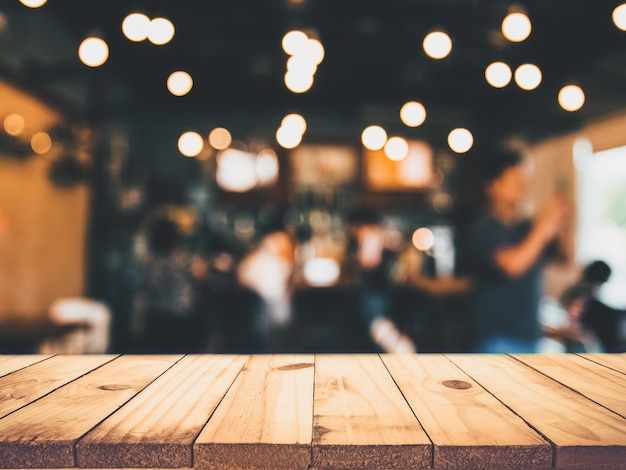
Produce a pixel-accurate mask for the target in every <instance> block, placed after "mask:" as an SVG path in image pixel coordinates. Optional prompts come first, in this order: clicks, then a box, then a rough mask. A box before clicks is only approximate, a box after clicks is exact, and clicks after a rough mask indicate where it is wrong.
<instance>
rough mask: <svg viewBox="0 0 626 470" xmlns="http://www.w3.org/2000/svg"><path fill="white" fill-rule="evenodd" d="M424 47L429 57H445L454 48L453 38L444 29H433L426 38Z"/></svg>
mask: <svg viewBox="0 0 626 470" xmlns="http://www.w3.org/2000/svg"><path fill="white" fill-rule="evenodd" d="M423 47H424V51H425V52H426V54H427V55H428V56H429V57H432V58H433V59H443V58H444V57H446V56H447V55H448V54H450V51H451V50H452V40H451V39H450V36H448V35H447V34H446V33H444V32H442V31H433V32H432V33H430V34H428V35H427V36H426V37H425V38H424V43H423Z"/></svg>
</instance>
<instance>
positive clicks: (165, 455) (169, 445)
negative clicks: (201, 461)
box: [76, 355, 247, 467]
mask: <svg viewBox="0 0 626 470" xmlns="http://www.w3.org/2000/svg"><path fill="white" fill-rule="evenodd" d="M246 360H247V356H228V355H224V356H200V355H190V356H186V357H184V358H183V359H181V360H180V361H179V362H177V363H176V364H175V365H174V366H173V367H172V368H171V369H169V370H168V371H167V372H165V373H164V374H163V375H161V376H160V377H159V378H158V379H156V380H155V381H154V382H152V383H151V384H150V385H149V386H148V387H146V388H145V389H144V390H142V391H141V392H140V393H139V394H137V395H136V396H135V397H134V398H133V399H132V400H131V401H130V402H128V403H127V404H126V405H124V407H123V408H122V409H120V410H119V411H118V412H116V413H115V414H113V415H112V416H111V417H109V418H108V419H107V420H105V421H104V422H103V423H101V424H100V425H99V426H98V427H97V428H95V429H94V430H93V431H92V432H90V433H89V434H88V435H87V436H85V437H84V438H83V439H81V440H80V441H79V442H78V443H77V445H76V462H77V464H78V466H79V467H122V466H128V467H191V466H193V458H192V448H193V442H194V440H195V438H196V436H197V435H198V434H199V433H200V431H201V430H202V428H203V426H204V425H205V424H206V422H207V421H208V420H209V417H210V416H211V414H212V413H213V411H214V410H215V408H216V407H217V405H218V403H219V402H220V400H221V399H222V397H223V396H224V394H225V393H226V391H227V390H228V388H229V387H230V386H231V384H232V383H233V381H234V380H235V377H237V374H239V372H240V371H241V369H242V368H243V366H244V364H245V363H246Z"/></svg>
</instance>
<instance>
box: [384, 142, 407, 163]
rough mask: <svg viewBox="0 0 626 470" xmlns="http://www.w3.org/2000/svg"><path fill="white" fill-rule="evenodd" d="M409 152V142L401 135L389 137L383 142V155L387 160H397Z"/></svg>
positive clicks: (403, 157)
mask: <svg viewBox="0 0 626 470" xmlns="http://www.w3.org/2000/svg"><path fill="white" fill-rule="evenodd" d="M408 154H409V144H408V142H407V141H406V139H403V138H402V137H391V138H390V139H389V140H387V143H385V155H386V156H387V158H388V159H389V160H393V161H395V162H399V161H400V160H403V159H405V158H406V156H407V155H408Z"/></svg>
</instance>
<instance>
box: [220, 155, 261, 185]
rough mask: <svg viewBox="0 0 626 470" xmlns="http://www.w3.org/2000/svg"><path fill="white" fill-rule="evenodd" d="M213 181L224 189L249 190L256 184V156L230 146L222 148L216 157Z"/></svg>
mask: <svg viewBox="0 0 626 470" xmlns="http://www.w3.org/2000/svg"><path fill="white" fill-rule="evenodd" d="M215 181H216V182H217V185H218V186H219V187H220V188H222V189H223V190H224V191H230V192H235V193H244V192H247V191H250V190H251V189H253V188H254V187H255V186H256V184H257V170H256V157H255V156H254V155H252V154H250V153H248V152H242V151H241V150H236V149H232V148H229V149H226V150H222V151H221V152H220V154H219V155H218V159H217V171H216V173H215Z"/></svg>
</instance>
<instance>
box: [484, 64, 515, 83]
mask: <svg viewBox="0 0 626 470" xmlns="http://www.w3.org/2000/svg"><path fill="white" fill-rule="evenodd" d="M511 76H512V73H511V68H510V67H509V66H508V65H507V64H505V63H504V62H494V63H492V64H489V65H488V66H487V68H486V69H485V78H486V79H487V83H489V85H491V86H492V87H494V88H504V87H505V86H507V85H508V84H509V82H510V81H511Z"/></svg>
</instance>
